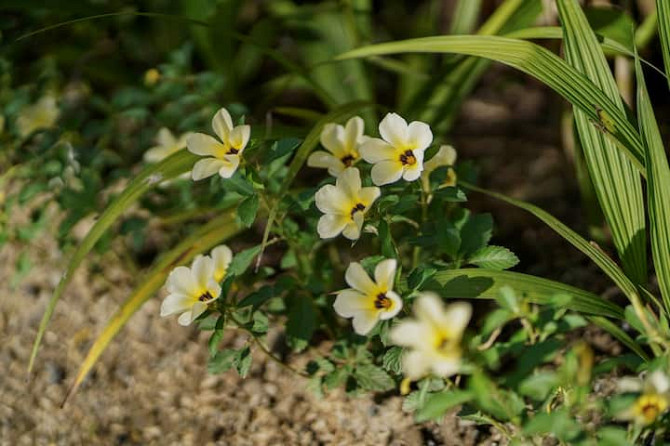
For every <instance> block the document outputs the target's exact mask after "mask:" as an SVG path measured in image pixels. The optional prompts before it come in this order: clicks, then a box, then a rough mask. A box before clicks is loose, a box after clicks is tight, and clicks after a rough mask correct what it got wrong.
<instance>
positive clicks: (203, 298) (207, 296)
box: [198, 291, 214, 302]
mask: <svg viewBox="0 0 670 446" xmlns="http://www.w3.org/2000/svg"><path fill="white" fill-rule="evenodd" d="M212 299H214V296H212V294H211V293H210V292H209V291H205V293H204V294H201V295H200V297H199V298H198V300H199V301H200V302H207V301H209V300H212Z"/></svg>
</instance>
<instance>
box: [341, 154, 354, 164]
mask: <svg viewBox="0 0 670 446" xmlns="http://www.w3.org/2000/svg"><path fill="white" fill-rule="evenodd" d="M340 161H342V164H344V165H345V166H347V167H351V165H352V164H354V161H356V157H355V156H354V155H352V154H351V153H349V154H347V155H344V156H343V157H342V158H341V159H340Z"/></svg>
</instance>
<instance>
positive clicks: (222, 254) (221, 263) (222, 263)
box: [212, 245, 233, 283]
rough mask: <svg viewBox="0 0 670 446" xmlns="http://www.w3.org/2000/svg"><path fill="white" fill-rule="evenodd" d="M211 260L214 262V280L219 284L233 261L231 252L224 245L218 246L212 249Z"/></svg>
mask: <svg viewBox="0 0 670 446" xmlns="http://www.w3.org/2000/svg"><path fill="white" fill-rule="evenodd" d="M212 260H213V261H214V280H215V281H216V283H220V282H221V281H222V280H223V278H224V277H225V276H226V272H228V267H229V266H230V262H231V261H232V260H233V252H232V251H231V250H230V248H229V247H227V246H226V245H220V246H217V247H216V248H214V249H212Z"/></svg>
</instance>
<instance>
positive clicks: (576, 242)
mask: <svg viewBox="0 0 670 446" xmlns="http://www.w3.org/2000/svg"><path fill="white" fill-rule="evenodd" d="M463 185H464V186H465V187H467V188H468V189H471V190H474V191H477V192H481V193H483V194H486V195H488V196H490V197H493V198H497V199H499V200H502V201H504V202H506V203H509V204H511V205H513V206H516V207H519V208H521V209H524V210H526V211H528V212H530V213H531V214H533V215H534V216H536V217H537V218H539V219H540V220H542V221H543V222H544V223H546V224H547V226H549V227H550V228H551V229H553V230H554V231H556V232H557V233H558V234H559V235H560V236H562V237H563V238H564V239H565V240H567V241H568V242H570V244H572V246H574V247H575V248H577V249H579V250H580V251H581V252H582V253H584V254H586V255H587V256H588V257H589V258H590V259H591V260H592V261H593V262H594V263H595V264H596V265H598V266H599V267H600V269H601V270H602V271H603V272H604V273H605V274H607V275H608V276H609V277H610V278H611V279H612V281H613V282H614V283H615V284H616V285H617V286H618V287H619V288H620V289H621V290H622V291H623V292H624V294H626V295H627V296H628V297H629V299H631V300H633V299H637V298H638V297H637V296H638V294H637V288H636V286H635V285H634V284H633V283H632V282H631V281H630V279H629V278H628V277H627V276H626V274H624V272H623V271H621V269H620V268H619V266H618V265H617V264H616V263H614V261H613V260H612V259H611V258H610V257H609V256H607V254H605V253H604V252H603V251H602V250H601V249H600V248H598V247H597V246H594V245H592V244H591V243H589V242H587V241H586V240H584V238H583V237H581V236H580V235H579V234H577V233H576V232H575V231H573V230H572V229H570V228H569V227H567V226H566V225H565V224H563V223H562V222H561V221H559V220H558V219H557V218H556V217H554V216H553V215H551V214H549V213H548V212H546V211H545V210H543V209H541V208H539V207H537V206H535V205H532V204H530V203H526V202H524V201H521V200H516V199H514V198H511V197H507V196H505V195H503V194H499V193H497V192H493V191H489V190H486V189H482V188H479V187H476V186H473V185H471V184H467V183H463Z"/></svg>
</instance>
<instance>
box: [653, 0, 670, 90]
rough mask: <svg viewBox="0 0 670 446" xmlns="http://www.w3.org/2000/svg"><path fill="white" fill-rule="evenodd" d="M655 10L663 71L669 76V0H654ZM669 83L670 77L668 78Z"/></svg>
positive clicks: (669, 83) (669, 82)
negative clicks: (661, 49) (663, 64)
mask: <svg viewBox="0 0 670 446" xmlns="http://www.w3.org/2000/svg"><path fill="white" fill-rule="evenodd" d="M656 12H657V13H658V33H659V37H660V38H661V48H663V62H664V63H665V73H666V74H667V75H668V76H670V2H668V0H656ZM668 85H670V79H668Z"/></svg>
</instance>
